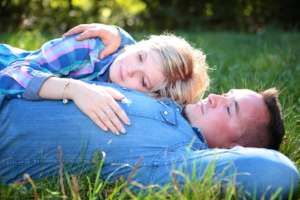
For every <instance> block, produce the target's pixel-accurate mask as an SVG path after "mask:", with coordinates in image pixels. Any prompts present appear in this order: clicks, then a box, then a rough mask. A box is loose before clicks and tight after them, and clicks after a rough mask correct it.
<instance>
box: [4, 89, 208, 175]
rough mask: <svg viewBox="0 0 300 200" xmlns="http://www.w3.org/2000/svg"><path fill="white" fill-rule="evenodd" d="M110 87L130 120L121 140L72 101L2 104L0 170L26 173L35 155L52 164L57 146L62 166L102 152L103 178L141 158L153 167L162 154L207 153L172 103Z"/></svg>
mask: <svg viewBox="0 0 300 200" xmlns="http://www.w3.org/2000/svg"><path fill="white" fill-rule="evenodd" d="M107 85H112V84H107ZM114 87H115V88H116V89H118V90H119V91H120V92H121V93H123V94H124V95H125V96H126V97H127V99H126V100H123V101H121V102H120V105H121V107H122V108H123V109H124V110H125V112H126V113H127V115H128V117H129V118H130V120H131V125H130V126H127V127H126V130H127V134H126V135H125V136H116V135H113V134H112V133H110V132H109V133H106V132H105V131H103V130H101V129H100V128H99V127H97V126H96V125H95V124H94V123H93V122H92V121H91V120H90V119H89V118H88V117H87V116H85V115H84V114H83V113H81V112H80V110H79V109H78V108H77V107H76V105H75V104H73V103H72V102H70V103H68V104H67V105H64V104H63V103H62V102H61V101H35V102H32V101H24V100H20V99H11V100H9V101H4V102H3V105H2V109H1V114H0V122H1V125H0V133H1V135H0V141H1V145H0V148H1V149H2V150H1V152H0V160H6V161H5V162H4V163H2V165H3V164H4V165H5V163H7V164H8V166H6V167H4V166H2V170H5V169H6V168H7V167H8V168H10V169H13V166H22V168H23V170H22V171H24V170H25V169H28V170H30V169H32V168H31V167H32V166H31V164H32V163H39V162H41V164H42V161H41V160H40V159H41V158H43V155H42V154H41V155H39V153H38V152H46V154H47V155H48V154H51V153H52V154H53V155H50V157H47V156H46V158H45V159H46V160H44V161H46V163H49V162H50V163H51V162H56V153H55V152H56V151H57V147H58V146H61V147H62V150H63V154H64V160H65V161H66V162H74V160H77V161H78V160H80V159H78V157H77V156H79V155H80V156H83V157H82V159H83V160H87V162H89V161H90V159H91V156H92V155H93V153H94V152H95V151H96V150H97V151H101V152H105V154H106V158H105V162H106V165H105V169H104V170H103V173H108V174H109V173H111V172H112V171H113V170H115V169H116V167H117V166H123V165H130V166H134V165H135V164H136V163H137V160H139V159H142V158H147V159H145V161H144V162H145V163H144V164H145V165H156V164H157V163H160V162H162V160H161V155H162V154H163V155H168V154H169V155H170V158H171V156H174V158H173V159H178V158H179V157H181V156H182V155H183V154H182V153H183V152H185V151H186V149H187V148H189V149H191V150H196V149H198V150H200V149H206V148H207V144H206V143H205V142H204V140H203V139H202V137H201V133H199V132H196V131H195V130H194V129H193V128H192V127H191V126H190V125H189V123H188V121H186V119H185V118H184V117H183V116H182V115H181V108H180V107H179V106H178V105H177V104H176V103H174V102H173V101H171V100H156V99H153V98H151V97H148V96H147V95H146V94H143V93H140V92H136V91H133V90H130V89H127V88H122V87H119V86H116V85H114ZM40 135H43V137H44V138H43V139H41V137H40ZM22 138H23V139H25V138H26V141H24V140H23V139H22ZM70 138H72V139H71V140H70ZM9 144H14V147H11V145H9ZM12 149H13V150H12ZM34 149H35V150H38V151H35V150H34ZM33 151H34V152H35V153H32V152H33ZM50 152H51V153H50ZM82 152H85V154H84V155H83V154H82ZM174 152H178V153H176V154H174ZM49 159H50V160H49ZM42 160H43V159H42ZM171 160H172V159H171ZM171 160H170V161H171ZM78 162H79V161H78ZM44 164H45V163H44ZM112 166H113V167H112ZM49 169H50V168H49ZM0 171H1V169H0ZM17 171H18V170H17ZM49 173H50V172H49ZM0 175H1V173H0ZM2 175H3V174H2ZM11 178H13V177H11Z"/></svg>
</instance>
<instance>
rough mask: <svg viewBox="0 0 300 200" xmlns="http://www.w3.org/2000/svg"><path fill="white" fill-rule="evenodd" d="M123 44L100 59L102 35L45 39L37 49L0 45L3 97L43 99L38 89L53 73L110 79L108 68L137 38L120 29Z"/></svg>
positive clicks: (75, 76)
mask: <svg viewBox="0 0 300 200" xmlns="http://www.w3.org/2000/svg"><path fill="white" fill-rule="evenodd" d="M119 32H120V35H121V46H120V47H119V49H118V50H117V51H116V52H114V53H113V54H111V55H110V56H108V57H106V58H104V59H99V58H98V57H99V53H100V52H101V51H102V50H103V48H104V45H103V43H102V41H101V40H100V39H99V38H94V39H88V40H83V41H76V40H75V38H76V36H77V35H73V36H70V37H66V38H58V39H54V40H51V41H48V42H46V43H45V44H43V46H42V47H41V48H40V49H38V50H36V51H25V50H22V49H18V48H15V47H11V46H9V45H6V44H0V70H1V71H0V96H1V95H2V98H3V95H4V96H5V97H8V98H16V97H17V98H25V99H32V100H34V99H40V97H39V96H38V92H39V90H40V88H41V86H42V84H43V83H44V81H45V80H47V79H48V78H49V77H51V76H57V77H67V78H73V79H81V80H98V81H103V82H106V81H108V75H109V70H108V69H109V67H110V65H111V64H112V62H113V61H114V60H115V58H116V57H117V56H118V55H119V53H120V50H121V49H122V48H123V47H124V46H125V45H130V44H133V43H135V41H134V39H133V38H132V37H131V36H130V35H129V34H128V33H127V32H125V31H124V30H122V29H120V28H119Z"/></svg>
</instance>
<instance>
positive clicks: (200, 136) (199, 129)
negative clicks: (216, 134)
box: [192, 127, 208, 147]
mask: <svg viewBox="0 0 300 200" xmlns="http://www.w3.org/2000/svg"><path fill="white" fill-rule="evenodd" d="M192 128H193V130H194V131H195V132H196V135H197V136H198V137H199V139H200V140H201V141H202V142H203V143H204V144H205V145H206V146H207V147H208V144H207V140H206V139H205V136H204V135H203V134H202V133H203V131H202V130H201V128H197V127H192Z"/></svg>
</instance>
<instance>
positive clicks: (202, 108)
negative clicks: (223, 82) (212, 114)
mask: <svg viewBox="0 0 300 200" xmlns="http://www.w3.org/2000/svg"><path fill="white" fill-rule="evenodd" d="M198 105H199V106H200V110H201V114H202V115H203V114H204V107H203V103H202V102H199V103H198Z"/></svg>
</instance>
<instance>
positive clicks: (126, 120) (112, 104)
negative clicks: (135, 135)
mask: <svg viewBox="0 0 300 200" xmlns="http://www.w3.org/2000/svg"><path fill="white" fill-rule="evenodd" d="M109 105H110V108H111V109H112V110H113V112H114V113H116V115H117V116H118V118H119V119H121V120H122V121H123V122H124V123H125V124H127V125H130V120H129V118H128V116H127V115H126V113H125V111H124V110H123V109H122V108H121V107H120V106H119V104H117V103H116V102H115V101H111V102H110V103H109Z"/></svg>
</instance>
